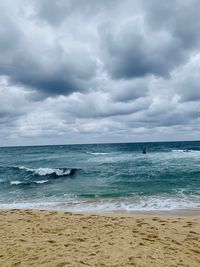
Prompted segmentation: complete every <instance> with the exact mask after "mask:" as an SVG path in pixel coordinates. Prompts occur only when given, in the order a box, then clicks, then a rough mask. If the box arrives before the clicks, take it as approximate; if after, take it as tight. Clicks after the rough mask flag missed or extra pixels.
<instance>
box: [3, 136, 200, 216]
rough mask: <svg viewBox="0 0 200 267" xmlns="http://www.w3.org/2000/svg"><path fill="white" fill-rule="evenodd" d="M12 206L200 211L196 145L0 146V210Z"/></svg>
mask: <svg viewBox="0 0 200 267" xmlns="http://www.w3.org/2000/svg"><path fill="white" fill-rule="evenodd" d="M144 148H146V151H147V153H146V154H143V149H144ZM11 208H12V209H13V208H14V209H17V208H25V209H27V208H33V209H46V210H65V211H75V212H137V211H139V212H140V211H142V212H145V211H147V212H149V211H172V210H183V209H184V210H185V209H199V208H200V141H195V142H193V141H191V142H155V143H118V144H88V145H55V146H54V145H51V146H26V147H0V209H11Z"/></svg>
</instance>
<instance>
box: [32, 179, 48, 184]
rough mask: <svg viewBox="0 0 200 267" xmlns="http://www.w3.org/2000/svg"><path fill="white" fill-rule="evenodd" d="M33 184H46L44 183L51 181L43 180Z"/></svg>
mask: <svg viewBox="0 0 200 267" xmlns="http://www.w3.org/2000/svg"><path fill="white" fill-rule="evenodd" d="M33 182H34V183H36V184H44V183H47V182H49V180H41V181H33Z"/></svg>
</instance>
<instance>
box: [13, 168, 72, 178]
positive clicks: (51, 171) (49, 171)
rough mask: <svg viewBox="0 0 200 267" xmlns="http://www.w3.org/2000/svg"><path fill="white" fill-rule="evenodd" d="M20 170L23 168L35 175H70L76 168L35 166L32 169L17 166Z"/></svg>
mask: <svg viewBox="0 0 200 267" xmlns="http://www.w3.org/2000/svg"><path fill="white" fill-rule="evenodd" d="M18 168H19V169H20V170H25V171H28V172H32V173H33V175H36V176H55V177H56V176H57V177H60V176H70V175H73V174H75V172H76V171H77V169H74V168H72V169H67V168H37V169H33V168H27V167H23V166H22V167H18Z"/></svg>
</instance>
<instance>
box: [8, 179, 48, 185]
mask: <svg viewBox="0 0 200 267" xmlns="http://www.w3.org/2000/svg"><path fill="white" fill-rule="evenodd" d="M48 182H49V180H40V181H30V182H28V181H10V182H9V183H10V185H32V184H45V183H48Z"/></svg>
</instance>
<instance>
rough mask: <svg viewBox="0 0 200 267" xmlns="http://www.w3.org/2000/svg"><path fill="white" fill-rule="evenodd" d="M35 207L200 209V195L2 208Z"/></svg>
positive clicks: (47, 202) (75, 200)
mask: <svg viewBox="0 0 200 267" xmlns="http://www.w3.org/2000/svg"><path fill="white" fill-rule="evenodd" d="M10 208H34V209H47V210H68V211H75V212H81V211H84V212H134V211H135V212H137V211H144V212H146V211H172V210H182V209H199V208H200V196H184V197H183V196H176V197H175V196H174V197H167V196H157V197H156V196H152V197H143V196H137V197H127V198H119V199H107V198H105V199H100V198H98V199H81V198H78V197H73V198H72V197H69V196H68V197H66V198H63V199H56V198H54V199H51V200H50V199H44V200H38V202H25V203H23V202H18V203H17V202H14V203H7V204H6V203H1V204H0V209H10Z"/></svg>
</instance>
